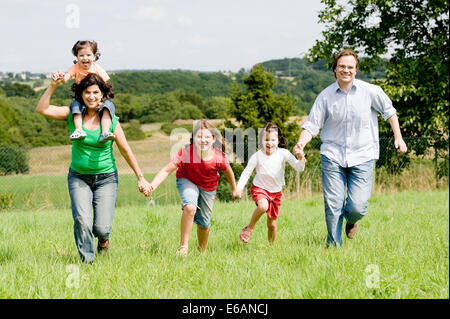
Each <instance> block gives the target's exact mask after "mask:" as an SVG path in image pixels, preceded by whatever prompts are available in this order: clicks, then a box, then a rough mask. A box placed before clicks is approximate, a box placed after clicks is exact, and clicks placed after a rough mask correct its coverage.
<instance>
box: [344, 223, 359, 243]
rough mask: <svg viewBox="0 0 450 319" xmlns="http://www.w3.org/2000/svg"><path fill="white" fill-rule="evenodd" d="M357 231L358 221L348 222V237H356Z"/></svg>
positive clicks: (346, 225) (346, 227) (346, 232)
mask: <svg viewBox="0 0 450 319" xmlns="http://www.w3.org/2000/svg"><path fill="white" fill-rule="evenodd" d="M357 232H358V223H354V224H350V223H348V222H347V224H345V234H346V235H347V238H349V239H353V238H355V236H356V233H357Z"/></svg>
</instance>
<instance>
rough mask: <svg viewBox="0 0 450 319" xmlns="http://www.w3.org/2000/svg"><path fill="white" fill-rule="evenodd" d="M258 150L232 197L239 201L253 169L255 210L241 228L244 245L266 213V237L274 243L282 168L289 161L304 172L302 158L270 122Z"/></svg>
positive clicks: (262, 132) (282, 184)
mask: <svg viewBox="0 0 450 319" xmlns="http://www.w3.org/2000/svg"><path fill="white" fill-rule="evenodd" d="M260 145H261V149H260V150H259V151H257V152H256V153H254V154H253V155H252V156H251V157H250V159H249V161H248V163H247V166H246V167H245V169H244V171H243V172H242V174H241V176H240V178H239V182H238V184H237V187H236V190H235V191H234V192H233V196H234V197H238V198H241V197H242V190H243V188H244V187H245V184H246V183H247V181H248V179H249V178H250V176H251V174H252V172H253V170H254V169H255V168H256V175H255V178H254V179H253V182H252V186H251V194H252V198H253V200H254V201H255V204H256V208H255V210H254V211H253V215H252V218H251V220H250V223H249V224H248V225H247V226H245V227H244V228H243V229H242V232H241V234H240V235H239V238H240V239H241V240H242V241H243V242H244V243H247V242H248V241H249V239H250V235H251V233H252V232H253V229H254V227H255V225H256V223H257V222H258V220H259V218H260V217H261V216H262V215H263V214H264V213H266V212H267V236H268V239H269V241H270V242H273V241H274V240H275V238H276V235H277V218H278V212H279V209H280V205H281V196H282V193H281V190H282V188H283V186H284V185H285V181H284V169H285V163H286V162H288V163H289V165H291V166H292V168H294V169H295V170H296V171H303V170H304V168H305V159H303V160H298V159H296V158H295V156H294V155H292V153H291V152H289V151H288V150H287V149H286V148H285V147H286V145H285V142H284V138H283V136H282V135H281V131H280V129H279V128H278V127H277V126H276V125H275V124H273V123H267V124H266V125H265V126H264V128H263V130H262V131H261V135H260Z"/></svg>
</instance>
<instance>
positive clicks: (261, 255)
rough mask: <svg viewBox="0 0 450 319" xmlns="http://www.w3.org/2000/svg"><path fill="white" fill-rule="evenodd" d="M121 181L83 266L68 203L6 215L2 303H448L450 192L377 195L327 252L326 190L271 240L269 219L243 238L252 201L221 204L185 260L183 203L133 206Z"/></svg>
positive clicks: (291, 202)
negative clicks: (98, 249)
mask: <svg viewBox="0 0 450 319" xmlns="http://www.w3.org/2000/svg"><path fill="white" fill-rule="evenodd" d="M32 181H33V179H32V178H31V177H30V179H29V180H28V182H29V183H28V184H29V186H28V187H30V188H36V189H38V188H39V187H42V188H44V189H45V187H47V186H46V185H47V184H46V183H41V186H39V185H38V186H37V185H35V184H33V183H32ZM172 182H173V181H170V182H166V183H167V185H168V186H167V187H168V189H169V188H172V189H173V188H175V187H174V185H171V183H172ZM48 183H50V184H52V183H60V184H61V185H60V186H59V187H58V188H61V194H59V195H58V194H47V196H48V202H49V203H51V202H53V199H52V196H55V197H59V196H66V197H67V196H68V195H67V190H66V188H65V187H66V185H65V180H64V179H61V180H59V179H58V178H56V179H55V180H50V179H49V182H48ZM124 184H125V183H124V182H122V185H123V186H125V185H124ZM132 184H135V180H134V181H133V180H132V179H131V178H130V185H132ZM58 185H59V184H58ZM163 185H164V184H163ZM135 187H136V186H135V185H133V189H132V190H130V192H131V191H132V192H136V189H135ZM126 188H127V187H124V188H123V189H122V191H120V190H119V193H121V192H122V194H121V196H123V198H122V199H120V201H124V202H122V204H120V201H119V203H118V207H117V209H116V214H115V218H114V222H113V231H112V235H111V248H110V251H109V252H108V253H107V254H106V255H101V256H97V258H96V260H95V262H94V263H93V264H91V265H87V264H83V263H81V262H80V259H79V256H78V253H77V251H76V248H75V243H74V239H73V231H72V226H73V222H72V217H71V212H70V209H69V208H68V207H56V206H58V205H55V204H52V205H53V207H51V206H50V205H47V206H45V205H44V206H42V207H41V208H40V209H33V210H21V209H13V210H9V211H8V210H7V211H0V298H175V299H177V298H194V299H195V298H263V299H264V298H284V299H291V298H295V299H297V298H306V299H309V298H314V299H318V298H324V299H328V298H369V299H371V298H381V299H384V298H388V299H397V298H401V299H403V298H404V299H410V298H411V299H417V298H449V256H448V254H449V192H448V189H447V190H435V191H425V192H415V191H404V192H399V193H395V194H375V195H374V196H372V198H371V200H370V205H369V213H368V214H367V216H366V217H365V218H364V219H363V220H362V221H361V222H360V230H359V233H358V235H357V237H356V238H355V239H352V240H349V239H346V238H345V239H344V246H343V247H342V248H339V249H335V248H329V249H327V248H326V247H325V238H326V227H325V221H324V212H323V202H322V198H321V197H319V196H317V197H310V198H305V199H287V200H285V201H284V202H283V204H282V207H281V211H280V217H279V220H278V237H277V240H276V242H275V243H274V244H269V243H268V241H267V228H266V224H265V220H264V219H265V217H263V219H261V220H260V222H259V223H258V224H257V226H256V228H255V231H254V232H253V235H252V237H251V239H250V242H249V243H248V244H243V243H241V242H240V241H239V239H238V234H239V232H240V230H241V228H242V227H243V226H245V225H246V224H247V223H248V221H249V219H250V215H251V213H252V210H253V208H254V203H253V202H251V201H246V200H242V201H240V202H231V203H221V202H218V201H217V202H216V204H215V206H214V213H213V220H212V225H211V233H210V240H209V245H208V249H207V253H206V254H205V255H203V254H200V253H199V252H198V251H197V250H196V247H197V239H196V232H195V228H194V229H193V232H192V235H191V239H190V249H189V254H188V257H187V258H180V257H177V256H176V255H175V251H176V249H177V247H178V243H179V225H180V224H179V223H180V206H179V203H178V202H177V201H175V202H176V203H174V204H161V203H162V198H163V196H161V198H160V199H158V198H155V201H156V205H155V206H153V205H147V201H148V199H146V198H145V197H143V196H142V197H140V198H141V200H140V202H135V201H134V200H133V201H131V200H130V202H126V194H123V193H124V192H126V191H127V190H126ZM44 193H45V191H44ZM163 193H164V191H163V190H162V191H161V192H160V193H159V194H163ZM175 194H176V193H175ZM17 196H20V195H17ZM35 196H43V195H38V194H36V195H35ZM167 196H169V195H167ZM155 197H156V195H155ZM31 200H32V199H30V201H31ZM159 201H161V202H159ZM194 227H195V226H194Z"/></svg>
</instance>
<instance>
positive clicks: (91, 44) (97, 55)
mask: <svg viewBox="0 0 450 319" xmlns="http://www.w3.org/2000/svg"><path fill="white" fill-rule="evenodd" d="M86 47H89V48H91V50H92V53H94V55H95V59H94V61H97V60H98V59H99V58H100V52H99V51H98V45H97V42H95V41H89V40H78V41H77V42H76V43H75V44H74V46H73V47H72V54H73V55H74V56H77V55H78V51H80V50H81V49H84V48H86ZM74 63H76V62H75V61H74Z"/></svg>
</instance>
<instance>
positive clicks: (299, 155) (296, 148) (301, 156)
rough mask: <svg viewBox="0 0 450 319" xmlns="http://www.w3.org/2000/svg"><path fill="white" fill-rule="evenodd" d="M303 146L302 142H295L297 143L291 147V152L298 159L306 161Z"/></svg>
mask: <svg viewBox="0 0 450 319" xmlns="http://www.w3.org/2000/svg"><path fill="white" fill-rule="evenodd" d="M303 148H304V146H303V145H302V144H299V143H297V144H295V146H294V148H293V152H294V154H295V156H297V158H298V159H299V160H300V161H304V162H306V154H305V152H304V151H303Z"/></svg>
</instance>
